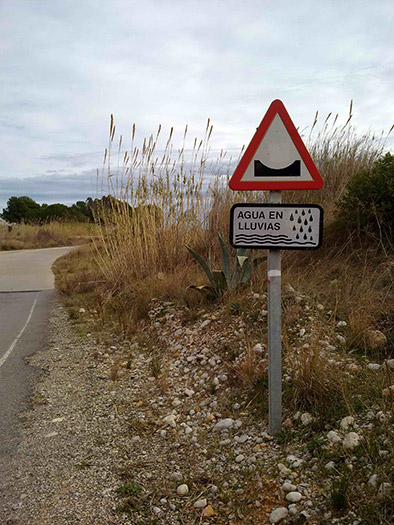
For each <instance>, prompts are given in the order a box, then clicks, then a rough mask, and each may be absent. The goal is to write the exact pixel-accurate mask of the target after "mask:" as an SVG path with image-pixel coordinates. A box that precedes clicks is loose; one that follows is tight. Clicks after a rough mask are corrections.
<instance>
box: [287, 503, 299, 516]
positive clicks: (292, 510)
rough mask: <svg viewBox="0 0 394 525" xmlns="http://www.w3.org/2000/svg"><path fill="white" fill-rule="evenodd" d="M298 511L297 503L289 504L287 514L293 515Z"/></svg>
mask: <svg viewBox="0 0 394 525" xmlns="http://www.w3.org/2000/svg"><path fill="white" fill-rule="evenodd" d="M297 512H298V509H297V505H289V515H290V516H295V515H296V514H297Z"/></svg>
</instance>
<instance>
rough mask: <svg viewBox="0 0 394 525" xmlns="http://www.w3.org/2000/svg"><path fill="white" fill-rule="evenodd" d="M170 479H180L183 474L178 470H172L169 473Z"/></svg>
mask: <svg viewBox="0 0 394 525" xmlns="http://www.w3.org/2000/svg"><path fill="white" fill-rule="evenodd" d="M171 479H172V480H174V481H182V479H183V476H182V474H181V473H180V472H173V473H172V474H171Z"/></svg>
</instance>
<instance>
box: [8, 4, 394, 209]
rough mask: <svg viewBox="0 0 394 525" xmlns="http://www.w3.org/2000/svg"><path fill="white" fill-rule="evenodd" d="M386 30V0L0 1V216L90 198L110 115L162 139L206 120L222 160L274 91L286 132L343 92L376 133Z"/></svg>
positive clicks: (390, 104)
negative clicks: (24, 203)
mask: <svg viewBox="0 0 394 525" xmlns="http://www.w3.org/2000/svg"><path fill="white" fill-rule="evenodd" d="M393 27H394V2H393V0H374V1H373V2H371V1H370V0H368V1H364V0H347V1H346V2H344V1H343V0H283V1H282V0H276V1H275V2H273V1H272V0H243V1H240V0H182V1H180V0H105V1H104V0H1V2H0V64H1V79H2V80H1V90H0V108H1V113H0V135H1V137H0V153H1V157H0V159H1V163H0V211H1V209H2V207H4V205H5V203H6V201H7V199H8V198H9V197H10V196H11V195H29V196H31V197H33V198H34V199H35V200H37V201H38V202H48V203H51V202H64V203H68V204H69V203H71V202H74V201H75V200H78V199H85V198H86V197H88V196H95V194H96V176H95V173H96V168H100V167H101V166H102V159H103V151H104V148H105V147H106V145H107V142H108V127H109V118H110V114H111V113H113V114H114V118H115V122H116V126H117V130H119V132H120V133H122V134H123V135H124V137H125V138H126V137H127V136H129V135H130V131H131V127H132V124H133V123H135V124H136V127H137V139H138V140H139V141H142V138H143V137H144V136H147V135H149V134H150V133H152V132H154V131H155V130H156V128H157V126H158V124H162V126H163V129H164V130H169V128H170V127H171V126H174V127H175V129H176V130H179V134H178V135H177V134H176V135H175V138H174V146H175V147H177V146H178V145H180V144H177V142H176V141H177V140H178V139H179V140H180V134H181V132H182V131H183V128H184V126H185V124H188V125H189V129H190V137H191V138H193V137H194V136H198V137H202V135H203V132H204V129H205V124H206V121H207V118H208V117H210V118H211V121H212V123H213V126H214V132H213V137H212V141H211V146H212V148H213V149H214V150H215V149H225V150H227V151H228V152H229V153H230V154H231V155H234V156H237V154H238V152H239V150H240V148H241V146H242V145H243V144H247V143H248V142H249V141H250V139H251V137H252V135H253V132H254V130H255V128H256V126H257V125H258V124H259V123H260V121H261V119H262V117H263V115H264V113H265V111H266V110H267V108H268V106H269V104H270V102H271V101H272V100H274V99H276V98H280V99H282V100H283V102H284V103H285V105H286V107H287V109H288V111H289V113H290V115H291V117H292V119H293V121H294V123H295V125H296V126H297V127H299V128H300V129H305V128H307V126H310V125H311V123H312V122H313V118H314V115H315V112H316V110H319V114H321V115H322V116H326V115H327V114H328V113H329V112H331V111H332V112H334V113H339V115H340V117H342V119H343V121H345V120H346V118H347V115H348V110H349V104H350V101H351V100H352V99H353V100H354V109H353V113H354V116H353V124H354V126H355V127H356V128H357V130H358V131H359V132H360V133H362V132H365V131H366V130H369V129H370V130H373V131H376V132H380V131H382V130H387V131H388V129H389V128H390V127H391V125H392V124H393V123H394V97H393V92H394V62H393V59H392V53H393V48H394V31H393ZM390 140H391V139H390ZM125 142H126V143H127V140H125ZM390 144H391V145H393V147H394V142H393V141H392V140H391V142H390V141H389V143H388V145H389V146H390Z"/></svg>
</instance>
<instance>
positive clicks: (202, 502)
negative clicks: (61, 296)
mask: <svg viewBox="0 0 394 525" xmlns="http://www.w3.org/2000/svg"><path fill="white" fill-rule="evenodd" d="M206 506H207V500H206V498H201V499H199V500H197V501H196V502H195V503H194V505H193V507H195V508H196V509H203V508H204V507H206Z"/></svg>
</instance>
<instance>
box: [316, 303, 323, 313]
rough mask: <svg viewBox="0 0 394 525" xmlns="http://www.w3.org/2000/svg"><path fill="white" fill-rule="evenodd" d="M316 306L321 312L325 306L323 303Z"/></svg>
mask: <svg viewBox="0 0 394 525" xmlns="http://www.w3.org/2000/svg"><path fill="white" fill-rule="evenodd" d="M316 308H317V309H318V310H319V312H322V311H323V310H324V306H323V305H322V304H318V305H317V306H316Z"/></svg>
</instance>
